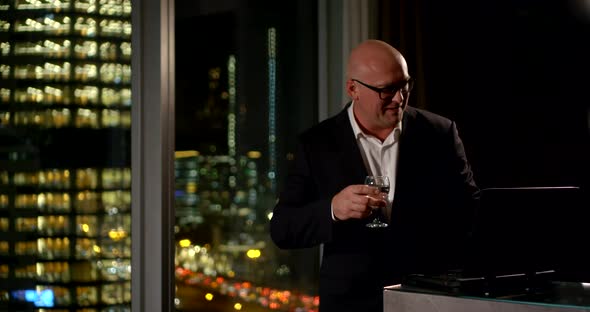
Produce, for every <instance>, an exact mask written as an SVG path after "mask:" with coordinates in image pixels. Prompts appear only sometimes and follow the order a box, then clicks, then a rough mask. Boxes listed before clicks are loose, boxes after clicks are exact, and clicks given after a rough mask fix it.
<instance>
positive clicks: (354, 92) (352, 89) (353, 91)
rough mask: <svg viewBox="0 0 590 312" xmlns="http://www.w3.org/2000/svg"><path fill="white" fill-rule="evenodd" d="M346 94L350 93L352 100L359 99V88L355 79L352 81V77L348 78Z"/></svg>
mask: <svg viewBox="0 0 590 312" xmlns="http://www.w3.org/2000/svg"><path fill="white" fill-rule="evenodd" d="M346 94H348V96H349V97H350V99H352V100H357V99H358V89H357V87H356V84H355V83H354V81H352V79H348V80H346Z"/></svg>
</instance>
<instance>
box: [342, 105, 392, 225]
mask: <svg viewBox="0 0 590 312" xmlns="http://www.w3.org/2000/svg"><path fill="white" fill-rule="evenodd" d="M353 107H354V102H352V104H351V105H350V107H348V118H349V120H350V125H351V126H352V130H353V131H354V135H355V138H356V142H357V144H358V147H359V150H360V151H361V156H362V157H363V161H364V162H365V168H367V172H368V173H369V174H370V175H383V176H388V177H389V181H390V186H391V188H390V190H389V194H388V201H387V207H386V209H385V211H384V214H385V216H386V218H387V220H388V221H390V220H391V203H393V198H394V196H395V182H396V181H395V177H396V172H397V159H398V154H399V144H398V142H399V137H400V134H401V131H402V130H401V121H400V122H399V123H398V124H397V125H396V127H395V129H394V130H393V131H392V132H391V133H390V134H389V136H387V138H385V141H383V142H381V140H380V139H378V138H376V137H374V136H372V135H369V134H366V133H364V132H363V131H362V130H361V128H360V127H359V125H358V123H357V122H356V118H355V117H354V111H353ZM363 182H364V181H362V182H361V181H359V183H363Z"/></svg>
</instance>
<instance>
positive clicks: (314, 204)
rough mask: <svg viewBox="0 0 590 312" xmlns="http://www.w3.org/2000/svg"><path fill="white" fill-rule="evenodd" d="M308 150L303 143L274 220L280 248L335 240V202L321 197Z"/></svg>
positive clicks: (273, 229) (273, 234)
mask: <svg viewBox="0 0 590 312" xmlns="http://www.w3.org/2000/svg"><path fill="white" fill-rule="evenodd" d="M308 149H309V147H308V146H306V145H305V144H304V143H302V142H301V141H300V143H299V145H298V148H297V152H296V154H295V159H294V160H293V161H294V162H293V164H292V167H291V169H290V173H289V175H288V176H287V179H286V182H285V186H284V189H283V191H282V192H281V194H280V196H279V198H278V200H277V203H276V205H275V207H274V210H273V216H272V218H271V220H270V235H271V238H272V240H273V242H274V243H275V244H276V245H277V246H278V247H279V248H283V249H295V248H307V247H313V246H317V245H319V244H321V243H325V242H328V241H330V240H331V236H332V234H331V233H332V223H333V221H332V216H331V209H330V205H331V200H332V199H331V198H321V197H320V195H319V190H318V186H317V184H316V181H314V178H313V173H312V169H313V168H312V167H311V165H310V157H311V156H310V153H309V152H308Z"/></svg>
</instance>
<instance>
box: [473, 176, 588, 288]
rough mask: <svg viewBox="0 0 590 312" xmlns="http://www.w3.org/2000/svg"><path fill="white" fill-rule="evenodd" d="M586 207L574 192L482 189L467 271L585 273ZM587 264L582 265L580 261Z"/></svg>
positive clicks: (577, 191)
mask: <svg viewBox="0 0 590 312" xmlns="http://www.w3.org/2000/svg"><path fill="white" fill-rule="evenodd" d="M588 208H589V207H588V206H587V205H585V204H584V203H583V198H582V192H581V190H580V188H578V187H569V186H566V187H510V188H487V189H482V192H481V203H480V207H479V209H478V213H477V217H476V222H475V228H474V234H473V240H472V242H471V245H470V246H471V250H470V253H469V254H470V255H469V256H468V258H469V259H467V269H468V270H469V271H471V272H479V273H481V274H485V275H496V276H497V275H503V274H518V273H534V272H540V271H546V270H555V271H557V272H560V273H563V274H565V275H568V276H572V275H573V276H574V278H575V277H576V276H578V275H580V274H582V273H584V272H587V271H588V270H589V268H585V267H584V266H589V267H590V264H588V265H586V264H584V261H583V259H582V258H581V257H582V255H583V254H584V253H585V251H584V248H585V247H584V246H586V245H587V241H586V242H585V240H586V239H585V238H587V237H588V232H587V229H588V228H589V227H588V219H587V215H588V212H587V211H585V210H587V209H588ZM586 262H587V261H586Z"/></svg>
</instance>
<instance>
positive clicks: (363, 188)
mask: <svg viewBox="0 0 590 312" xmlns="http://www.w3.org/2000/svg"><path fill="white" fill-rule="evenodd" d="M352 192H353V193H355V194H357V195H369V194H377V193H379V189H378V188H376V187H374V186H368V185H364V184H357V185H353V186H352Z"/></svg>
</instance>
